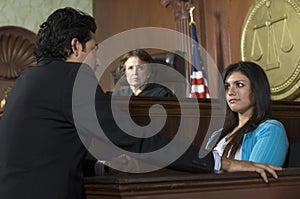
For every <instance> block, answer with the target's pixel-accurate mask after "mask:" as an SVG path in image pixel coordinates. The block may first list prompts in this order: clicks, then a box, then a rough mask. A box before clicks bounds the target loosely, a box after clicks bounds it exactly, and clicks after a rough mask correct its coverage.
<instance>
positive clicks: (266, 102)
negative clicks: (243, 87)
mask: <svg viewBox="0 0 300 199" xmlns="http://www.w3.org/2000/svg"><path fill="white" fill-rule="evenodd" d="M233 72H241V73H242V74H243V75H245V76H246V77H247V78H248V79H249V80H250V85H251V96H252V97H253V100H254V104H253V106H254V108H253V115H252V117H251V118H250V119H249V120H248V121H247V122H246V123H245V124H244V126H242V127H241V128H240V129H238V130H237V131H236V132H235V133H234V134H233V136H231V140H230V141H229V143H228V144H227V146H226V147H225V149H224V152H223V156H224V157H229V158H234V156H235V154H236V152H237V150H238V149H239V148H240V147H241V145H242V141H243V137H244V135H245V134H246V133H249V132H250V131H253V130H254V129H255V128H256V127H257V126H258V125H259V124H260V123H261V122H263V121H265V120H266V119H268V118H270V117H271V92H270V85H269V81H268V78H267V76H266V74H265V72H264V70H263V69H262V68H261V67H260V66H259V65H257V64H256V63H253V62H237V63H235V64H231V65H229V66H228V67H227V68H226V69H225V71H224V72H223V83H224V84H225V80H226V78H227V77H228V76H229V75H230V74H232V73H233ZM238 122H239V118H238V113H236V112H233V111H232V110H231V109H230V108H229V106H228V104H227V113H226V118H225V124H224V128H223V131H222V133H221V136H220V139H222V138H224V137H225V136H226V135H228V134H229V133H231V132H232V131H233V130H234V128H236V127H237V126H238ZM229 152H230V153H229ZM228 155H229V156H228Z"/></svg>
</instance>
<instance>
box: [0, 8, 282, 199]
mask: <svg viewBox="0 0 300 199" xmlns="http://www.w3.org/2000/svg"><path fill="white" fill-rule="evenodd" d="M95 31H96V24H95V20H94V19H93V18H92V17H91V16H89V15H87V14H85V13H83V12H81V11H78V10H74V9H72V8H64V9H58V10H56V11H54V12H53V13H52V14H51V15H50V16H49V17H48V19H47V20H46V22H44V23H43V24H42V25H41V26H40V30H39V32H38V35H37V46H36V49H35V55H36V58H37V65H36V66H32V67H30V68H28V69H26V70H25V71H24V72H23V73H22V75H21V76H20V77H19V78H18V80H17V81H16V82H15V85H14V88H13V89H12V91H11V93H10V96H9V99H8V101H7V104H6V107H5V110H4V114H3V117H2V119H1V121H0V196H1V198H5V199H20V198H24V199H27V198H28V199H40V198H43V199H48V198H49V199H82V198H84V197H85V196H84V189H83V174H82V170H81V167H80V165H81V162H82V160H83V159H84V157H85V155H86V153H87V150H86V148H85V146H84V145H83V143H82V141H81V139H80V137H79V135H78V131H81V132H85V131H88V129H89V126H87V125H86V126H85V123H81V125H79V126H76V125H75V122H74V118H73V112H72V106H73V105H72V103H73V102H72V94H73V86H74V82H75V79H76V75H77V73H78V71H79V69H80V68H83V74H85V76H86V77H87V78H90V79H91V81H92V82H93V81H94V82H97V79H96V78H95V77H94V74H93V70H91V69H90V67H88V66H86V65H82V62H83V61H84V59H85V58H86V57H87V55H88V54H89V53H90V52H91V51H92V50H93V49H95V48H96V47H97V43H96V40H95V35H94V33H95ZM81 66H82V67H81ZM95 101H96V112H97V116H98V118H100V119H99V122H100V124H101V125H103V129H104V130H105V129H109V130H110V135H109V136H108V137H109V138H110V139H111V140H112V142H113V143H115V144H116V145H117V146H120V147H121V148H123V149H126V150H130V151H133V152H147V151H153V150H155V149H157V148H158V147H159V146H164V145H165V144H166V143H167V140H166V139H161V138H160V137H159V135H158V136H153V137H152V138H149V139H137V138H134V137H131V136H128V135H125V134H123V132H122V131H121V130H120V129H119V128H118V127H117V125H116V124H115V123H114V121H113V117H112V114H111V110H110V105H109V104H110V103H107V101H109V98H108V97H107V96H106V95H105V94H104V92H103V91H102V89H101V88H100V87H99V86H98V87H97V91H96V96H95ZM83 106H84V104H83ZM77 122H78V121H77ZM79 123H80V122H79ZM86 133H89V132H86ZM121 137H122V139H120V138H121ZM123 138H125V139H123ZM198 150H199V149H197V148H194V147H190V148H189V149H188V150H187V151H186V153H184V154H183V155H182V156H181V157H180V158H179V159H178V160H176V161H175V162H174V163H172V164H171V165H170V167H171V168H174V169H181V170H187V171H192V172H212V171H213V170H214V167H215V163H214V162H215V161H217V160H219V161H221V169H223V170H225V171H229V172H231V171H256V172H258V173H260V175H261V176H262V177H263V178H264V180H267V178H266V171H267V172H270V173H271V174H272V175H273V176H274V177H277V175H276V172H275V171H276V170H279V169H280V168H277V167H273V166H270V165H263V164H257V163H252V162H245V161H235V160H229V159H226V158H222V159H220V158H219V159H218V158H217V157H215V161H214V156H213V154H212V153H209V154H208V155H207V156H206V157H204V158H202V159H199V158H198Z"/></svg>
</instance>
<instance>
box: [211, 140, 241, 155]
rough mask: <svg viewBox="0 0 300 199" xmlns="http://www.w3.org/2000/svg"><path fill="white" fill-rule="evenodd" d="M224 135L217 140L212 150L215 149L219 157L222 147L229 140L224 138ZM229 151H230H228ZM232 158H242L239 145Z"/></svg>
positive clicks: (223, 147)
mask: <svg viewBox="0 0 300 199" xmlns="http://www.w3.org/2000/svg"><path fill="white" fill-rule="evenodd" d="M225 138H226V137H224V138H223V139H222V140H220V141H219V142H218V144H217V145H216V146H215V148H214V151H216V152H217V153H218V154H219V156H220V157H222V154H223V152H224V149H225V147H226V145H227V144H228V142H229V141H226V140H225ZM229 153H230V151H229ZM234 159H236V160H241V159H242V150H241V147H240V148H239V149H238V150H237V151H236V153H235V156H234Z"/></svg>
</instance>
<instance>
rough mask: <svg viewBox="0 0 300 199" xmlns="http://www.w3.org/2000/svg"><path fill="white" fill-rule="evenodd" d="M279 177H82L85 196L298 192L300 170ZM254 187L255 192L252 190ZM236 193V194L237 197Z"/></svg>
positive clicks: (171, 197)
mask: <svg viewBox="0 0 300 199" xmlns="http://www.w3.org/2000/svg"><path fill="white" fill-rule="evenodd" d="M278 175H279V179H273V178H272V177H270V176H269V183H268V184H266V183H264V182H263V181H262V179H261V178H260V177H259V176H258V174H257V173H250V172H240V173H221V174H195V173H187V172H177V171H169V170H163V171H157V172H152V173H145V174H126V173H125V174H124V173H123V174H116V175H108V176H97V177H88V178H85V180H84V182H85V191H86V195H87V199H97V198H111V199H113V198H118V199H122V198H143V199H148V198H149V199H150V198H151V199H162V198H164V199H182V198H189V199H196V198H197V199H202V198H206V199H212V198H219V197H220V196H222V198H224V199H227V198H228V199H229V198H230V199H232V198H240V197H241V196H243V198H257V199H273V198H283V197H285V198H289V199H298V198H299V195H300V189H299V186H300V169H299V168H296V169H285V170H283V171H280V172H278ZM254 190H255V191H254ZM238 196H239V197H238Z"/></svg>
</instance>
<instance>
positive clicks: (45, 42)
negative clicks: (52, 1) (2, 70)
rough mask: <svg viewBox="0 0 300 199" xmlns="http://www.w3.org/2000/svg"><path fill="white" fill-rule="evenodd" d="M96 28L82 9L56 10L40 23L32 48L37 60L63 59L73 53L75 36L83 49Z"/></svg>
mask: <svg viewBox="0 0 300 199" xmlns="http://www.w3.org/2000/svg"><path fill="white" fill-rule="evenodd" d="M96 29H97V26H96V23H95V19H94V18H93V17H91V16H90V15H88V14H86V13H84V12H82V11H79V10H76V9H73V8H70V7H66V8H62V9H58V10H56V11H55V12H53V13H52V14H51V15H50V16H49V17H48V19H47V20H46V21H45V22H44V23H43V24H42V25H40V30H39V32H38V35H37V42H36V47H35V50H34V54H35V56H36V59H37V61H39V60H40V59H41V58H60V59H64V60H65V59H66V58H67V57H68V56H70V55H71V54H72V53H73V51H72V48H71V40H72V39H73V38H77V39H78V41H79V42H80V43H81V44H82V45H83V50H85V44H86V42H87V41H89V40H90V39H91V32H92V33H95V32H96Z"/></svg>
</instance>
